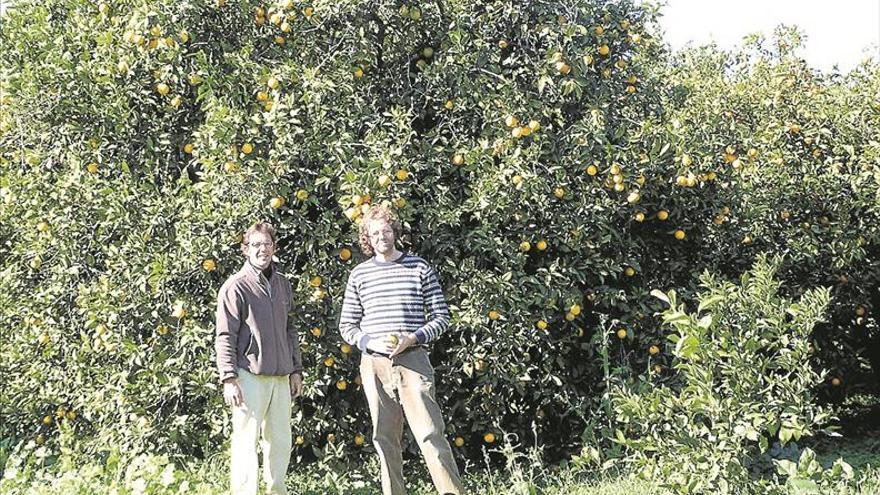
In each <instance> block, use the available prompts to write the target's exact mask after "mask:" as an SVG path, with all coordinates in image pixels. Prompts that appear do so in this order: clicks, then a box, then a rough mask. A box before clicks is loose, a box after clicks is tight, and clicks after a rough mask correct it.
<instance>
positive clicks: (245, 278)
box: [214, 262, 303, 381]
mask: <svg viewBox="0 0 880 495" xmlns="http://www.w3.org/2000/svg"><path fill="white" fill-rule="evenodd" d="M272 271H273V274H272V276H271V277H270V278H269V279H268V280H267V279H266V276H265V275H263V273H262V272H261V271H260V270H258V269H257V268H255V267H254V266H252V265H251V264H250V263H248V262H245V264H244V266H243V267H242V268H241V270H239V271H238V273H236V274H235V275H233V276H231V277H229V280H227V281H226V283H224V284H223V286H222V287H221V288H220V292H219V293H218V294H217V332H216V337H215V339H214V349H215V351H216V352H217V369H218V370H219V371H220V381H223V380H226V379H228V378H235V377H237V376H238V369H239V368H241V369H244V370H247V371H249V372H251V373H254V374H256V375H289V374H291V373H301V372H302V369H303V367H302V357H301V356H300V350H299V336H298V335H297V331H296V329H295V328H294V327H293V325H292V324H291V323H292V322H291V321H290V319H289V318H288V313H290V311H291V310H292V307H291V306H292V302H293V297H292V296H293V291H292V289H291V286H290V281H288V280H287V278H285V277H284V276H283V275H281V274H280V273H278V272H277V271H275V269H274V267H273V268H272Z"/></svg>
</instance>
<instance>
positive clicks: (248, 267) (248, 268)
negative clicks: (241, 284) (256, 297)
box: [241, 260, 275, 281]
mask: <svg viewBox="0 0 880 495" xmlns="http://www.w3.org/2000/svg"><path fill="white" fill-rule="evenodd" d="M269 269H271V270H272V274H273V275H275V262H270V263H269ZM241 270H242V271H243V272H245V274H246V275H247V276H248V277H251V278H253V279H254V280H257V281H262V280H266V276H265V275H263V270H260V269H259V268H257V267H255V266H254V265H252V264H251V262H250V261H247V260H245V262H244V266H243V267H242V268H241Z"/></svg>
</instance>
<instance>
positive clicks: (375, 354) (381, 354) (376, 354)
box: [366, 344, 424, 359]
mask: <svg viewBox="0 0 880 495" xmlns="http://www.w3.org/2000/svg"><path fill="white" fill-rule="evenodd" d="M416 349H424V347H423V346H422V345H420V344H416V345H414V346H410V347H407V348H406V349H405V350H404V351H403V352H401V353H400V354H398V355H397V356H401V355H403V354H406V353H407V352H410V351H414V350H416ZM366 355H367V356H370V357H383V358H386V359H391V354H385V353H384V352H376V351H371V350H369V349H367V351H366ZM397 356H394V357H397Z"/></svg>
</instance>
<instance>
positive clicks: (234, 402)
mask: <svg viewBox="0 0 880 495" xmlns="http://www.w3.org/2000/svg"><path fill="white" fill-rule="evenodd" d="M223 400H224V402H226V405H227V406H233V407H240V406H241V405H242V404H244V396H242V394H241V387H240V386H239V385H238V378H227V379H226V380H225V381H224V382H223Z"/></svg>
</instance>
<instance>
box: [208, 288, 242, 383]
mask: <svg viewBox="0 0 880 495" xmlns="http://www.w3.org/2000/svg"><path fill="white" fill-rule="evenodd" d="M242 305H243V301H242V300H241V296H240V295H239V294H238V291H236V290H235V287H234V285H233V284H225V285H223V287H221V288H220V292H219V293H218V294H217V331H216V334H215V337H214V350H215V352H216V354H217V370H218V371H219V372H220V381H221V382H222V381H224V380H226V379H228V378H236V377H237V376H238V370H237V368H236V366H237V357H238V332H239V329H240V328H241V308H242Z"/></svg>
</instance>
